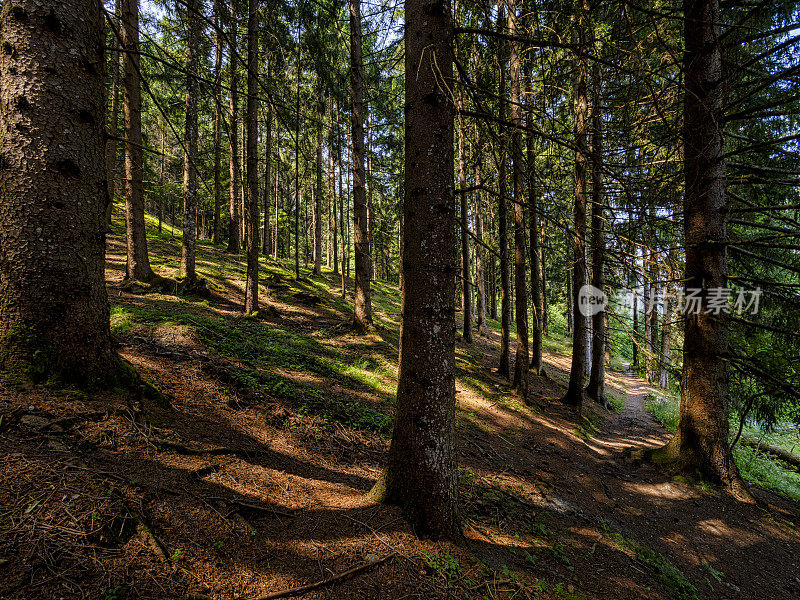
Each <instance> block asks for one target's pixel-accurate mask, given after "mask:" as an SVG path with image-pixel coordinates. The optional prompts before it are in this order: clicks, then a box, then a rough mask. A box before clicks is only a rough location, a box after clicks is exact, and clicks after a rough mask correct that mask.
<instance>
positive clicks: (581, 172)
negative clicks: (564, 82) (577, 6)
mask: <svg viewBox="0 0 800 600" xmlns="http://www.w3.org/2000/svg"><path fill="white" fill-rule="evenodd" d="M588 10H589V9H588V6H587V4H586V0H584V2H583V3H582V7H581V15H580V25H579V27H578V38H579V41H578V45H579V49H580V51H579V54H578V57H577V70H578V76H577V81H576V83H575V100H574V110H575V203H574V204H575V205H574V218H575V231H574V232H573V234H572V290H571V291H572V307H573V311H574V312H573V319H574V321H573V324H574V335H573V337H572V367H571V369H570V376H569V387H568V389H567V394H566V396H565V397H564V401H565V402H566V403H567V404H571V405H573V406H577V407H578V410H580V408H581V406H582V404H583V397H584V395H585V389H584V388H585V387H586V370H587V367H588V365H589V356H588V353H587V351H586V350H587V347H586V340H587V337H588V335H589V327H588V321H587V318H586V317H585V316H584V315H583V314H582V313H581V310H580V305H579V300H578V299H579V296H580V292H581V288H583V286H584V285H586V279H587V273H586V163H587V161H588V155H589V152H588V148H587V143H586V129H587V117H588V110H589V102H588V98H587V95H586V79H587V75H588V73H587V71H588V66H587V58H586V52H585V50H586V47H587V44H586V36H587V31H588V28H589V23H588Z"/></svg>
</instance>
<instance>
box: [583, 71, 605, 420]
mask: <svg viewBox="0 0 800 600" xmlns="http://www.w3.org/2000/svg"><path fill="white" fill-rule="evenodd" d="M601 110H602V108H601V102H600V70H599V67H598V65H597V63H595V64H594V65H593V68H592V149H591V151H592V224H591V227H592V285H593V286H594V287H596V288H597V289H599V290H601V291H604V290H605V273H604V270H605V247H606V240H605V232H604V227H603V223H604V221H605V215H604V209H603V206H604V199H603V170H602V167H603V164H602V160H603V146H602V144H603V141H602V140H603V131H602V114H601V112H600V111H601ZM605 321H606V312H605V311H601V312H598V313H595V314H594V315H592V369H591V374H590V375H589V386H588V387H587V389H586V393H587V395H588V396H589V398H591V399H593V400H594V401H595V402H598V403H600V404H602V405H603V406H606V407H608V402H607V400H606V322H605Z"/></svg>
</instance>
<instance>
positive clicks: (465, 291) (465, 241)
mask: <svg viewBox="0 0 800 600" xmlns="http://www.w3.org/2000/svg"><path fill="white" fill-rule="evenodd" d="M458 103H459V108H460V107H461V97H460V96H459V99H458ZM466 169H467V167H466V161H465V158H464V126H463V124H462V119H459V120H458V187H459V188H460V189H461V190H464V189H466V187H467V173H466ZM458 198H459V205H460V208H461V217H460V219H459V221H460V224H461V284H462V286H461V290H462V296H463V298H462V302H461V306H462V307H463V315H464V328H463V339H464V342H465V343H467V344H471V343H472V293H471V291H470V287H471V286H470V275H469V221H468V217H467V194H466V192H463V191H462V192H461V193H460V194H459V195H458Z"/></svg>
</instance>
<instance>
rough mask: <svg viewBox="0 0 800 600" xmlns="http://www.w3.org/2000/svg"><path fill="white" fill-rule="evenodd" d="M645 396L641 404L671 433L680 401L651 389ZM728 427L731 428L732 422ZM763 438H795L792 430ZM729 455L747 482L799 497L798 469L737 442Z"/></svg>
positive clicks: (781, 440) (773, 441)
mask: <svg viewBox="0 0 800 600" xmlns="http://www.w3.org/2000/svg"><path fill="white" fill-rule="evenodd" d="M646 398H647V400H646V402H645V408H647V410H648V411H649V412H650V414H652V415H653V417H655V419H656V420H657V421H658V422H659V423H661V424H662V425H663V426H664V427H666V428H667V429H668V430H669V431H670V432H672V433H675V431H676V430H677V428H678V418H679V416H680V402H679V401H677V400H672V399H670V398H667V397H664V396H656V395H655V394H652V393H650V394H648V395H647V397H646ZM731 430H732V431H733V430H734V427H733V424H732V427H731ZM764 439H765V440H766V441H768V442H769V443H771V444H775V445H781V444H785V445H782V447H784V448H786V446H789V448H795V447H796V442H794V439H796V438H795V434H793V433H789V434H786V433H777V434H767V435H765V436H764ZM790 451H791V450H790ZM733 459H734V461H736V466H737V467H739V472H740V473H741V475H742V477H743V478H744V480H745V481H747V482H748V483H751V484H754V485H757V486H759V487H761V488H764V489H767V490H771V491H773V492H775V493H777V494H781V495H783V496H785V497H787V498H791V499H793V500H797V501H800V473H797V471H795V470H793V469H791V468H788V467H787V466H784V464H783V463H782V462H781V461H779V460H777V459H773V458H772V457H770V456H768V455H766V454H764V453H763V452H759V451H758V450H756V449H755V448H752V447H750V446H743V445H740V444H737V445H736V447H735V448H734V449H733Z"/></svg>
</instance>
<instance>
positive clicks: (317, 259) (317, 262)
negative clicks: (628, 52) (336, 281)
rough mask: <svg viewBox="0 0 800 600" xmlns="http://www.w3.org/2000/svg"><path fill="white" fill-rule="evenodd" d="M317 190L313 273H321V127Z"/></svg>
mask: <svg viewBox="0 0 800 600" xmlns="http://www.w3.org/2000/svg"><path fill="white" fill-rule="evenodd" d="M316 179H317V191H316V193H315V194H314V275H317V276H320V275H322V129H321V128H320V127H318V128H317V163H316Z"/></svg>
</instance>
